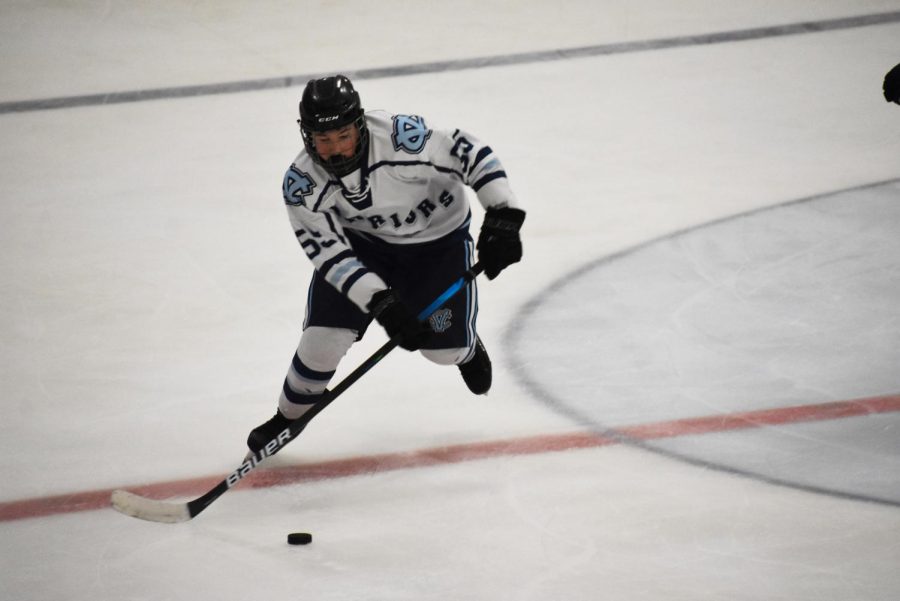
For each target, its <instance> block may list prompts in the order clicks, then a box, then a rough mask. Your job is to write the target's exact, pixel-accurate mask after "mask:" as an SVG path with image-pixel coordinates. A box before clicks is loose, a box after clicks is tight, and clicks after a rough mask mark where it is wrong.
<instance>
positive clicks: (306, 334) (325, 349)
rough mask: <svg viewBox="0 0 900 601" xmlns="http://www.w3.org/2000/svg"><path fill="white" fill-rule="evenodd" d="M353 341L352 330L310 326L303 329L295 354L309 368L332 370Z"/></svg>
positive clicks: (322, 370) (324, 370) (354, 335)
mask: <svg viewBox="0 0 900 601" xmlns="http://www.w3.org/2000/svg"><path fill="white" fill-rule="evenodd" d="M355 341H356V332H355V331H353V330H348V329H346V328H323V327H319V326H312V327H309V328H306V330H304V331H303V336H302V337H301V338H300V345H299V346H298V347H297V356H298V357H300V360H301V361H302V362H303V364H304V365H306V366H307V367H309V368H310V369H313V370H315V371H321V372H330V371H334V370H335V369H337V366H338V363H340V362H341V359H342V358H343V357H344V355H345V354H347V350H348V349H349V348H350V347H351V346H352V345H353V343H354V342H355Z"/></svg>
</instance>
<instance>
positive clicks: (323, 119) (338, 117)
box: [318, 115, 341, 123]
mask: <svg viewBox="0 0 900 601" xmlns="http://www.w3.org/2000/svg"><path fill="white" fill-rule="evenodd" d="M340 118H341V116H340V115H332V116H331V117H319V120H318V122H319V123H328V122H329V121H335V120H337V119H340Z"/></svg>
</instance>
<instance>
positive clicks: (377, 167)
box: [282, 111, 518, 311]
mask: <svg viewBox="0 0 900 601" xmlns="http://www.w3.org/2000/svg"><path fill="white" fill-rule="evenodd" d="M365 118H366V125H367V127H368V130H369V151H368V157H367V160H366V162H365V164H364V165H363V166H362V168H361V169H358V170H356V171H354V172H353V173H351V174H350V175H348V176H346V177H343V178H340V179H337V178H335V177H334V176H332V175H330V174H329V173H328V172H327V171H325V169H323V168H322V167H321V166H320V165H318V164H317V163H315V162H313V160H312V159H311V158H310V157H309V155H308V153H307V152H306V149H304V150H303V151H301V152H300V154H299V155H298V156H297V158H296V159H295V160H294V162H293V164H292V165H291V166H290V168H289V169H288V170H287V173H286V174H285V177H284V185H283V188H282V190H283V195H284V201H285V203H286V204H287V210H288V215H289V217H290V220H291V225H292V226H293V228H294V233H295V234H296V236H297V240H298V241H299V242H300V245H301V246H302V247H303V249H304V251H305V252H306V255H307V256H308V257H309V259H310V260H311V261H312V262H313V265H314V266H315V268H316V270H318V271H319V273H321V274H322V275H323V276H324V277H325V279H326V280H327V281H328V282H329V283H330V284H331V285H333V286H334V287H335V288H337V289H338V290H340V291H341V292H342V293H343V294H344V295H346V296H347V297H348V298H349V299H350V300H351V301H353V302H354V303H355V304H356V305H357V306H359V307H360V309H362V310H363V311H367V308H366V305H367V304H368V302H369V301H370V300H371V298H372V295H373V294H374V293H375V292H378V291H379V290H384V289H385V288H387V284H385V283H384V281H382V279H381V278H380V277H378V276H377V275H376V274H375V273H373V272H371V271H369V270H368V269H367V268H366V266H365V265H363V264H362V263H361V262H360V260H359V259H358V258H357V257H356V254H355V253H354V252H353V249H352V248H351V247H350V245H349V244H348V242H347V239H346V236H345V230H353V231H355V232H359V233H361V234H362V235H363V236H367V237H374V238H378V239H380V240H382V241H384V242H387V243H390V244H417V243H421V242H429V241H432V240H437V239H439V238H442V237H444V236H446V235H448V234H450V233H452V232H454V231H456V230H458V229H459V228H463V227H467V226H468V223H469V220H470V218H471V212H470V207H469V202H468V199H467V198H466V193H465V187H464V186H470V187H471V188H472V189H473V190H474V191H475V193H476V195H477V197H478V200H479V202H480V203H481V205H482V206H483V207H484V208H485V209H487V208H491V207H503V206H508V207H518V204H517V201H516V198H515V196H514V195H513V192H512V189H511V188H510V186H509V183H508V181H507V178H506V173H505V172H504V171H503V167H502V165H501V164H500V161H499V160H498V159H497V158H496V157H495V156H494V153H493V151H492V150H491V148H490V147H489V146H486V145H484V144H483V143H481V142H480V141H479V140H478V139H476V138H475V137H474V136H471V135H469V134H468V133H466V132H463V131H461V130H458V129H457V130H454V131H443V130H439V129H431V128H429V127H428V125H427V124H426V123H425V120H424V119H423V118H422V117H419V116H416V115H391V114H389V113H386V112H383V111H370V112H367V113H366V116H365Z"/></svg>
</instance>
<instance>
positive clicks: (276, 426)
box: [247, 411, 291, 454]
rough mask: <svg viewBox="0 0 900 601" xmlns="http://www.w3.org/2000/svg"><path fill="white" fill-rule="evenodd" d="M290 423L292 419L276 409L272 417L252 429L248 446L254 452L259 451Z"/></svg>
mask: <svg viewBox="0 0 900 601" xmlns="http://www.w3.org/2000/svg"><path fill="white" fill-rule="evenodd" d="M289 425H291V420H289V419H288V418H286V417H285V416H283V415H282V414H281V411H276V412H275V416H274V417H273V418H272V419H270V420H269V421H267V422H266V423H264V424H262V425H259V426H256V427H255V428H253V430H251V431H250V436H248V437H247V446H248V447H249V448H250V450H251V451H253V452H254V453H258V452H259V451H260V449H262V448H263V447H265V446H266V444H267V443H268V442H269V441H270V440H272V439H273V438H275V437H276V436H278V435H279V434H281V432H282V431H283V430H284V429H285V428H287V427H288V426H289ZM273 454H274V453H273Z"/></svg>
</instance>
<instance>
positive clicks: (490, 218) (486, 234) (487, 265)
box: [476, 207, 525, 280]
mask: <svg viewBox="0 0 900 601" xmlns="http://www.w3.org/2000/svg"><path fill="white" fill-rule="evenodd" d="M524 221H525V211H522V210H520V209H512V208H509V207H504V208H502V209H488V210H487V212H486V213H485V215H484V222H483V223H482V224H481V232H480V233H479V234H478V245H477V246H476V248H477V249H478V261H479V262H480V263H481V264H482V265H484V274H485V275H486V276H487V277H488V279H489V280H493V279H494V278H495V277H497V276H498V275H499V274H500V272H501V271H503V270H504V269H506V268H507V267H509V266H510V265H512V264H513V263H518V262H519V261H521V260H522V240H521V239H520V238H519V230H520V229H521V228H522V223H523V222H524Z"/></svg>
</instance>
